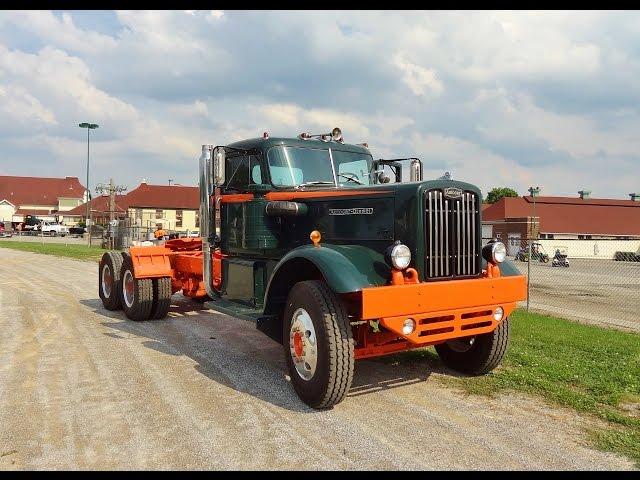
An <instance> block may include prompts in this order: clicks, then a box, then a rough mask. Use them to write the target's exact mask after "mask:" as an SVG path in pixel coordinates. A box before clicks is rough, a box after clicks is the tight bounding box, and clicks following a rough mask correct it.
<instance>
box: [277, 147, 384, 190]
mask: <svg viewBox="0 0 640 480" xmlns="http://www.w3.org/2000/svg"><path fill="white" fill-rule="evenodd" d="M331 155H332V156H333V168H332V166H331ZM331 155H330V154H329V150H321V149H313V148H299V147H288V146H277V147H273V148H272V149H270V150H269V152H268V154H267V161H268V163H269V172H270V174H271V181H272V182H273V184H274V185H275V186H277V187H292V186H301V185H305V186H307V185H335V184H336V179H335V178H334V169H335V175H336V177H337V184H338V186H341V187H342V186H344V187H347V186H358V185H370V176H369V172H370V171H371V164H372V162H373V158H372V157H371V155H368V154H364V153H357V152H355V153H354V152H344V151H339V150H333V149H332V150H331Z"/></svg>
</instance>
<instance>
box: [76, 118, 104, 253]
mask: <svg viewBox="0 0 640 480" xmlns="http://www.w3.org/2000/svg"><path fill="white" fill-rule="evenodd" d="M78 126H79V127H80V128H86V129H87V186H86V189H87V214H86V215H87V216H86V219H85V225H86V226H87V244H88V245H89V246H91V225H90V224H89V209H90V205H89V197H90V193H89V192H91V190H90V189H89V132H90V131H91V130H93V129H95V128H98V127H99V125H98V124H97V123H80V124H79V125H78Z"/></svg>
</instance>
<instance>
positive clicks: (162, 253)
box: [129, 246, 173, 278]
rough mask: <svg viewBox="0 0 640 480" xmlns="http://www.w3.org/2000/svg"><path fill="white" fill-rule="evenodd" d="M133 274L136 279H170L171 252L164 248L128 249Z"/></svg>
mask: <svg viewBox="0 0 640 480" xmlns="http://www.w3.org/2000/svg"><path fill="white" fill-rule="evenodd" d="M129 254H130V255H131V260H132V262H133V274H134V276H135V277H136V278H160V277H172V276H173V275H172V273H173V272H172V268H171V260H170V256H171V255H172V254H173V252H172V251H171V250H170V249H168V248H166V247H164V246H150V247H130V248H129Z"/></svg>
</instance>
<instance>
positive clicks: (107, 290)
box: [102, 263, 113, 298]
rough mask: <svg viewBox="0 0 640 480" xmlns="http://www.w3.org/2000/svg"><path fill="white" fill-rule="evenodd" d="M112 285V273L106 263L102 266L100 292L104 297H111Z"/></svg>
mask: <svg viewBox="0 0 640 480" xmlns="http://www.w3.org/2000/svg"><path fill="white" fill-rule="evenodd" d="M112 287H113V275H112V274H111V268H110V267H109V265H107V264H106V263H105V264H104V267H102V294H103V295H104V297H105V298H111V289H112Z"/></svg>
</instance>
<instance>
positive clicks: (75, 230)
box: [69, 227, 87, 236]
mask: <svg viewBox="0 0 640 480" xmlns="http://www.w3.org/2000/svg"><path fill="white" fill-rule="evenodd" d="M86 231H87V229H86V228H84V227H69V235H72V236H81V235H84V233H85V232H86Z"/></svg>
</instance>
